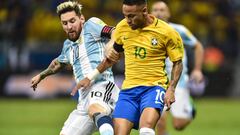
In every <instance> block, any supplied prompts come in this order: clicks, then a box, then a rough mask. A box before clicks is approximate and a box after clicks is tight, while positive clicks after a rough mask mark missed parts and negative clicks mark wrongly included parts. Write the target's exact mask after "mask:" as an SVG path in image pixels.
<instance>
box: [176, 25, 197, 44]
mask: <svg viewBox="0 0 240 135" xmlns="http://www.w3.org/2000/svg"><path fill="white" fill-rule="evenodd" d="M180 35H181V37H182V40H183V44H184V45H187V46H190V47H194V46H195V45H196V43H197V39H196V37H195V36H194V35H193V34H192V33H191V32H190V31H189V30H188V29H187V28H186V27H184V26H182V31H181V32H180Z"/></svg>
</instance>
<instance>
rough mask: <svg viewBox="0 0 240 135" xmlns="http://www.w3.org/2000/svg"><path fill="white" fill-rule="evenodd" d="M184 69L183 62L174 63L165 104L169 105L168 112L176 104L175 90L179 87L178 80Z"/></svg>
mask: <svg viewBox="0 0 240 135" xmlns="http://www.w3.org/2000/svg"><path fill="white" fill-rule="evenodd" d="M182 69H183V65H182V60H179V61H175V62H173V68H172V72H171V80H170V85H169V87H168V89H167V91H166V94H165V98H164V102H165V104H166V105H167V108H168V109H167V110H169V109H170V105H171V104H172V103H174V102H175V95H174V92H175V88H176V86H177V83H178V80H179V78H180V76H181V73H182Z"/></svg>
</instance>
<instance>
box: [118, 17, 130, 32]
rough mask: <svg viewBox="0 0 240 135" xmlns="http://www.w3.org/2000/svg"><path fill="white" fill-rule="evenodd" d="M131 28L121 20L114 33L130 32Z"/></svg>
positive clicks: (124, 20) (125, 21)
mask: <svg viewBox="0 0 240 135" xmlns="http://www.w3.org/2000/svg"><path fill="white" fill-rule="evenodd" d="M130 30H131V28H130V26H129V25H128V23H127V20H126V19H122V20H121V21H120V22H119V23H118V24H117V25H116V29H115V33H116V32H122V31H125V32H126V31H130Z"/></svg>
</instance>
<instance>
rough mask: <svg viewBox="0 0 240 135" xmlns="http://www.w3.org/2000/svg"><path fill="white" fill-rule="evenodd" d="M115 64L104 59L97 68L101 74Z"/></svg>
mask: <svg viewBox="0 0 240 135" xmlns="http://www.w3.org/2000/svg"><path fill="white" fill-rule="evenodd" d="M113 64H114V62H112V61H111V60H109V59H108V58H106V59H104V60H103V61H102V62H101V63H100V64H99V65H98V66H97V70H98V71H99V72H100V73H103V72H104V71H105V70H107V69H108V68H110V67H111V66H113Z"/></svg>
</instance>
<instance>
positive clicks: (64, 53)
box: [57, 41, 70, 64]
mask: <svg viewBox="0 0 240 135" xmlns="http://www.w3.org/2000/svg"><path fill="white" fill-rule="evenodd" d="M67 51H68V42H67V41H65V42H64V44H63V48H62V52H61V54H60V55H59V56H58V57H57V60H58V62H60V63H66V64H68V63H70V60H69V58H68V55H67Z"/></svg>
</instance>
